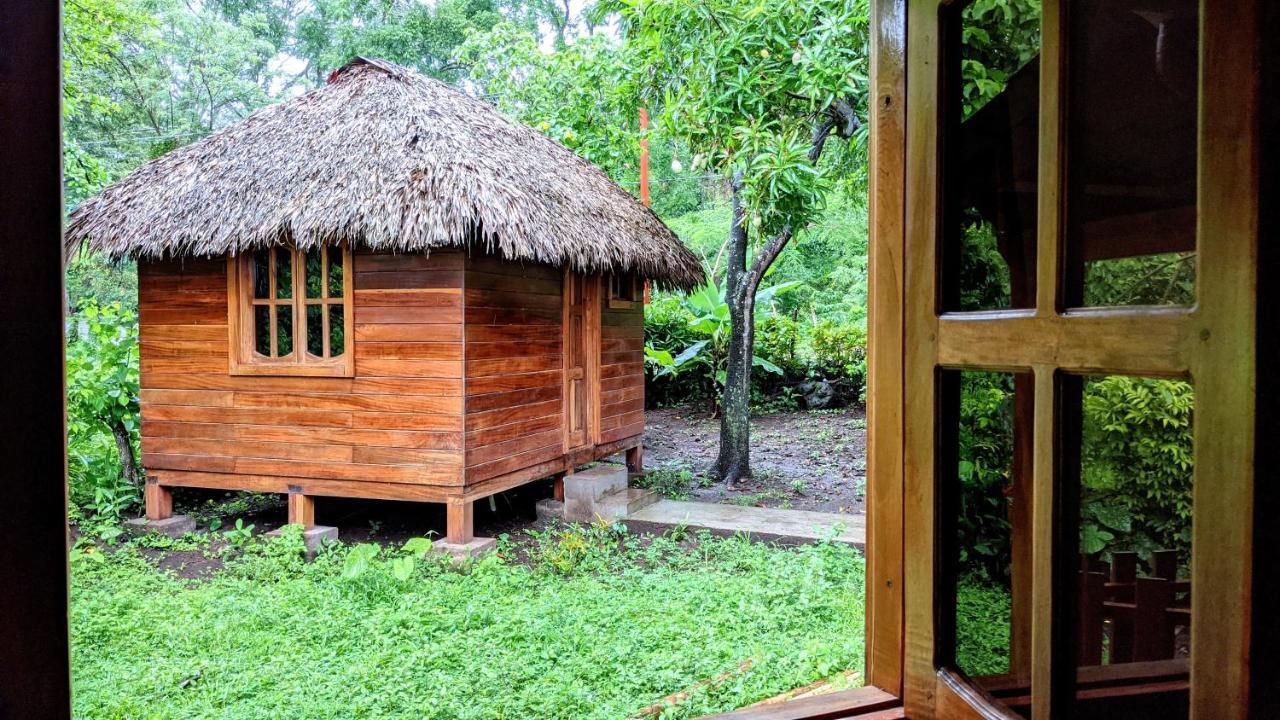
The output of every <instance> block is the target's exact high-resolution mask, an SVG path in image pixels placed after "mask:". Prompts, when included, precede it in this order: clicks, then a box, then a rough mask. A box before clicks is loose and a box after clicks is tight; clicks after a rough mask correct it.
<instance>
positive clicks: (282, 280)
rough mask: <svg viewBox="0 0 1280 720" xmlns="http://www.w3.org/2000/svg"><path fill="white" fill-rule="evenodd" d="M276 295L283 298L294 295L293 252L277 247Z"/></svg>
mask: <svg viewBox="0 0 1280 720" xmlns="http://www.w3.org/2000/svg"><path fill="white" fill-rule="evenodd" d="M275 256H276V297H277V298H279V299H282V300H285V299H288V298H291V297H293V254H292V253H290V252H289V251H288V250H287V249H285V248H276V249H275Z"/></svg>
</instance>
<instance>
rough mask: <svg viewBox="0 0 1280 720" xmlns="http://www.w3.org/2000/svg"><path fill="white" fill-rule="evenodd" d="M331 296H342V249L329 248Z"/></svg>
mask: <svg viewBox="0 0 1280 720" xmlns="http://www.w3.org/2000/svg"><path fill="white" fill-rule="evenodd" d="M329 297H331V298H340V297H342V249H341V248H329Z"/></svg>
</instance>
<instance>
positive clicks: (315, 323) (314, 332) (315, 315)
mask: <svg viewBox="0 0 1280 720" xmlns="http://www.w3.org/2000/svg"><path fill="white" fill-rule="evenodd" d="M323 311H324V310H323V308H322V307H321V306H320V305H308V306H307V352H308V353H310V354H312V355H315V356H316V357H324V315H323Z"/></svg>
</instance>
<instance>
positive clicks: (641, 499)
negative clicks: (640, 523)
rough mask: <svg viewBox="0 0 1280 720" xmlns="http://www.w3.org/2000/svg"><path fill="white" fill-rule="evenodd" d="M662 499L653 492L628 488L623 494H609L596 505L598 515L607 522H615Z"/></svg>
mask: <svg viewBox="0 0 1280 720" xmlns="http://www.w3.org/2000/svg"><path fill="white" fill-rule="evenodd" d="M661 499H662V496H660V495H658V493H656V492H654V491H652V490H645V489H642V488H627V489H626V490H623V491H621V492H615V493H609V494H608V495H605V496H604V497H603V498H600V502H598V503H596V514H597V515H599V516H601V517H603V518H605V519H607V520H613V519H614V518H620V517H623V516H626V515H630V514H631V513H633V512H636V511H637V510H640V509H641V508H646V507H648V506H650V505H652V504H654V503H656V502H658V501H659V500H661Z"/></svg>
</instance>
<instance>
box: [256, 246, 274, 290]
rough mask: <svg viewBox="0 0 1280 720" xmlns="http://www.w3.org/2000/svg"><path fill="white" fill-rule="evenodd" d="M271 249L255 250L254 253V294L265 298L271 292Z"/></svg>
mask: <svg viewBox="0 0 1280 720" xmlns="http://www.w3.org/2000/svg"><path fill="white" fill-rule="evenodd" d="M270 258H271V251H270V250H255V251H254V253H253V296H254V297H255V298H258V299H260V300H265V299H267V297H269V296H270V294H271V289H270V288H271V285H270V284H271V270H270V267H271V266H270V262H271V260H270Z"/></svg>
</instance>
